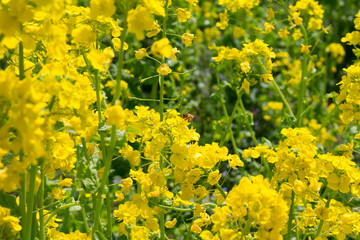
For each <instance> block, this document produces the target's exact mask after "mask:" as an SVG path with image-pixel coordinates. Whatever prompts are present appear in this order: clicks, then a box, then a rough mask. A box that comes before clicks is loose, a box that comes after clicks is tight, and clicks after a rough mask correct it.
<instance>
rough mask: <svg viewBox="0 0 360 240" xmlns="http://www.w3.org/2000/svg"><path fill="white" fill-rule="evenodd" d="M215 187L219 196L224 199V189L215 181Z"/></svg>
mask: <svg viewBox="0 0 360 240" xmlns="http://www.w3.org/2000/svg"><path fill="white" fill-rule="evenodd" d="M215 187H216V188H217V189H218V190H219V192H220V194H221V196H222V197H223V198H224V199H226V194H225V192H224V190H223V189H222V188H221V186H220V185H219V184H218V183H216V184H215Z"/></svg>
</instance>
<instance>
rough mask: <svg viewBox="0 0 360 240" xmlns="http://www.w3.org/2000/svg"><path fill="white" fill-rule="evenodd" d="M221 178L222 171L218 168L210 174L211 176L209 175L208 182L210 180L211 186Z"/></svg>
mask: <svg viewBox="0 0 360 240" xmlns="http://www.w3.org/2000/svg"><path fill="white" fill-rule="evenodd" d="M220 178H221V173H219V170H216V171H214V172H211V173H210V174H209V177H208V179H207V182H208V183H209V184H210V185H211V186H213V185H215V184H216V183H217V182H218V181H219V180H220Z"/></svg>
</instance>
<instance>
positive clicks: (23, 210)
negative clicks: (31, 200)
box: [20, 154, 26, 238]
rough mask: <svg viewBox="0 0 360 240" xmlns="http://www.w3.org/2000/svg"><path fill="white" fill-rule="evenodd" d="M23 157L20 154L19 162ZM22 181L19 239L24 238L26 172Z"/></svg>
mask: <svg viewBox="0 0 360 240" xmlns="http://www.w3.org/2000/svg"><path fill="white" fill-rule="evenodd" d="M22 159H23V155H22V154H20V162H22ZM22 178H23V179H22V180H21V182H20V184H21V188H20V213H21V219H20V225H21V227H22V228H21V237H22V238H24V236H25V226H26V172H25V173H24V174H23V175H22Z"/></svg>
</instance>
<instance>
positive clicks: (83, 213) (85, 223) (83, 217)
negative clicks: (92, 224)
mask: <svg viewBox="0 0 360 240" xmlns="http://www.w3.org/2000/svg"><path fill="white" fill-rule="evenodd" d="M81 216H82V219H83V222H84V227H85V232H86V234H87V235H89V233H90V230H89V226H88V222H87V218H86V212H85V207H84V206H81Z"/></svg>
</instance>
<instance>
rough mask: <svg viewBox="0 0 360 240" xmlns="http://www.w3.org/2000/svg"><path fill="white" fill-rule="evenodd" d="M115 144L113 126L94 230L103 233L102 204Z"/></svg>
mask: <svg viewBox="0 0 360 240" xmlns="http://www.w3.org/2000/svg"><path fill="white" fill-rule="evenodd" d="M115 143H116V126H115V125H113V126H112V128H111V139H110V150H109V152H108V153H107V154H106V158H105V159H104V160H105V161H104V165H105V168H104V174H103V176H102V178H101V183H100V187H99V189H98V191H97V196H96V202H95V216H94V219H95V223H94V229H93V231H100V232H102V229H101V227H100V213H101V202H102V194H103V192H104V188H105V185H106V182H107V179H108V177H109V171H110V166H111V161H112V157H113V152H114V149H115Z"/></svg>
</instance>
